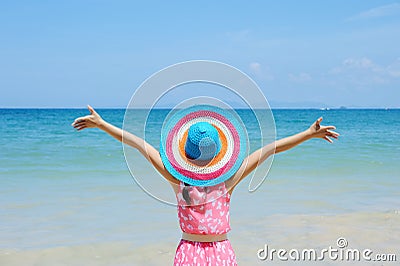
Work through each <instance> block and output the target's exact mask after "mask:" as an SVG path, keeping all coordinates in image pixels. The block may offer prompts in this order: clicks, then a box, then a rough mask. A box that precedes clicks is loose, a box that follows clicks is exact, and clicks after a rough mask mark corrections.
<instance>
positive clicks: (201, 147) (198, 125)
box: [160, 105, 247, 186]
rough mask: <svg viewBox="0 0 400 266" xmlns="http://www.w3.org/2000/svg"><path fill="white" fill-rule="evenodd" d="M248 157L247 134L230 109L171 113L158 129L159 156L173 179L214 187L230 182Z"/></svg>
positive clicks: (200, 107) (205, 108)
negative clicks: (159, 131)
mask: <svg viewBox="0 0 400 266" xmlns="http://www.w3.org/2000/svg"><path fill="white" fill-rule="evenodd" d="M246 154H247V135H246V130H245V128H244V126H243V123H242V121H241V119H240V118H239V117H238V115H234V114H233V113H232V111H231V110H228V109H222V108H220V107H216V106H212V105H195V106H191V107H188V108H185V109H181V110H178V111H176V112H175V113H173V114H172V115H171V116H170V117H169V118H168V119H167V120H166V122H165V123H164V125H163V128H162V130H161V142H160V155H161V159H162V161H163V163H164V165H165V167H166V169H167V170H168V171H169V172H170V173H171V175H173V176H174V177H175V178H176V179H178V180H180V181H182V182H185V183H187V184H189V185H191V186H213V185H216V184H219V183H222V182H224V181H225V180H227V179H229V178H230V177H231V176H232V175H233V174H234V173H236V171H237V170H238V169H239V167H240V165H241V164H242V162H243V159H244V158H245V156H246Z"/></svg>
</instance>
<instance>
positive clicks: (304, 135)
mask: <svg viewBox="0 0 400 266" xmlns="http://www.w3.org/2000/svg"><path fill="white" fill-rule="evenodd" d="M321 122H322V117H320V118H318V119H317V120H316V121H315V122H314V123H313V124H312V125H311V126H310V127H309V128H308V129H307V130H305V131H303V132H300V133H297V134H295V135H292V136H290V137H286V138H283V139H280V140H277V141H275V142H273V143H270V144H267V145H266V146H264V147H262V148H260V149H258V150H257V151H255V152H253V153H252V154H250V155H249V156H248V157H247V158H246V159H245V160H244V161H243V164H242V166H241V167H240V169H239V170H238V171H237V173H236V174H235V175H234V176H233V177H232V178H231V179H230V180H229V182H231V183H232V185H233V187H234V186H236V185H237V184H238V183H239V182H240V181H241V180H243V179H244V178H245V177H246V176H247V175H248V174H250V173H251V172H252V171H253V170H254V169H255V168H256V167H257V166H258V165H259V164H261V163H262V162H264V161H265V160H266V159H267V158H268V157H269V156H271V155H272V154H274V153H280V152H283V151H287V150H289V149H292V148H294V147H296V146H297V145H299V144H300V143H302V142H304V141H306V140H309V139H312V138H322V139H325V140H326V141H328V142H330V143H332V142H333V141H332V138H334V139H337V138H338V137H339V134H338V133H337V132H335V131H333V130H335V129H336V127H334V126H322V125H321Z"/></svg>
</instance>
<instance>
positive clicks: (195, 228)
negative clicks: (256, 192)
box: [174, 183, 237, 266]
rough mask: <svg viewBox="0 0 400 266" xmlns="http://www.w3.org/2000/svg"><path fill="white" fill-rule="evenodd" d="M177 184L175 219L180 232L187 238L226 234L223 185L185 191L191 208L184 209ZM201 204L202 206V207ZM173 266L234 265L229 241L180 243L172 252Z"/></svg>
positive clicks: (227, 200) (226, 195) (226, 206)
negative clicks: (176, 218) (176, 215)
mask: <svg viewBox="0 0 400 266" xmlns="http://www.w3.org/2000/svg"><path fill="white" fill-rule="evenodd" d="M184 187H185V185H184V184H183V183H181V184H180V187H179V191H178V194H177V195H176V196H177V200H178V218H179V224H180V227H181V229H182V231H183V232H186V233H190V234H203V235H219V234H225V233H227V232H229V231H230V225H229V203H230V194H229V193H228V192H227V191H226V188H225V183H222V184H218V185H216V186H212V187H187V189H188V191H189V198H190V202H191V203H192V204H195V205H194V206H185V205H187V203H186V201H185V199H184V197H183V195H182V190H183V188H184ZM204 202H205V203H204ZM174 265H175V266H176V265H181V266H183V265H187V266H189V265H190V266H192V265H196V266H219V265H229V266H231V265H237V263H236V257H235V253H234V251H233V249H232V246H231V244H230V242H229V240H223V241H217V242H194V241H188V240H184V239H182V240H181V241H180V243H179V245H178V247H177V249H176V254H175V259H174Z"/></svg>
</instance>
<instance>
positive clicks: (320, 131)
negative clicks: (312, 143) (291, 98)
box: [308, 117, 339, 143]
mask: <svg viewBox="0 0 400 266" xmlns="http://www.w3.org/2000/svg"><path fill="white" fill-rule="evenodd" d="M321 122H322V117H320V118H318V119H317V121H315V122H314V123H313V124H312V125H311V126H310V128H309V129H308V131H309V133H310V134H311V137H312V138H322V139H325V140H326V141H328V142H330V143H332V142H333V140H332V139H331V138H334V139H337V138H338V137H339V133H337V132H335V131H333V130H335V129H336V127H335V126H322V125H321Z"/></svg>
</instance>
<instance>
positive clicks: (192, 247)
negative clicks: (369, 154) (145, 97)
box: [72, 105, 339, 265]
mask: <svg viewBox="0 0 400 266" xmlns="http://www.w3.org/2000/svg"><path fill="white" fill-rule="evenodd" d="M88 109H89V111H90V115H87V116H84V117H79V118H77V119H76V120H75V121H74V122H73V124H72V125H73V127H74V128H76V129H77V130H82V129H85V128H99V129H101V130H103V131H105V132H106V133H108V134H109V135H111V136H112V137H114V138H116V139H117V140H119V141H121V142H122V141H123V142H124V143H125V144H127V145H130V146H132V147H133V148H136V149H137V150H138V151H139V152H140V153H141V154H142V155H143V156H144V157H145V158H146V159H147V160H148V161H149V162H150V163H151V164H152V165H153V166H154V167H155V168H156V169H157V170H158V172H159V173H160V174H161V175H162V176H163V177H164V178H165V179H166V180H168V181H169V183H170V184H171V185H172V187H173V189H174V191H175V193H176V198H177V203H178V218H179V224H180V227H181V229H182V231H183V234H182V240H181V241H180V243H179V245H178V248H177V250H176V254H175V259H174V265H237V263H236V257H235V253H234V252H233V249H232V247H231V245H230V243H229V240H228V239H227V233H228V232H229V231H230V226H229V205H230V198H231V195H232V192H233V190H234V188H235V187H236V185H237V184H238V183H239V182H240V181H242V180H243V179H244V178H245V177H246V176H247V175H248V174H249V173H251V172H252V171H253V170H254V169H255V168H256V167H257V165H259V164H260V163H262V162H264V161H265V160H266V159H267V158H268V157H269V156H270V155H272V154H274V153H280V152H283V151H286V150H289V149H291V148H293V147H295V146H297V145H299V144H300V143H302V142H304V141H306V140H309V139H312V138H322V139H325V140H326V141H328V142H330V143H332V138H333V139H337V138H338V136H339V134H338V133H336V132H334V131H333V130H335V127H334V126H322V125H321V124H320V123H321V121H322V117H320V118H319V119H317V120H316V121H315V122H314V123H313V124H312V125H311V126H310V127H309V128H308V129H306V130H305V131H302V132H300V133H297V134H295V135H292V136H290V137H286V138H283V139H280V140H277V141H275V142H273V143H270V144H268V145H266V146H264V147H261V148H260V149H258V150H256V151H255V152H253V153H251V154H250V155H248V156H247V153H246V150H247V147H246V138H245V136H244V130H243V128H241V125H240V121H239V120H238V118H237V117H235V116H233V115H232V114H230V113H229V112H226V111H225V110H222V109H220V108H217V107H214V106H207V105H202V106H192V107H189V108H186V109H185V110H182V111H178V112H176V113H175V114H174V115H172V116H171V117H170V118H169V119H168V121H167V123H166V124H165V126H164V128H163V130H162V134H161V145H160V151H158V150H157V149H155V148H154V147H153V146H151V145H150V144H148V143H147V142H146V141H145V140H143V139H141V138H139V137H138V136H135V135H133V134H131V133H129V132H126V131H123V130H122V129H120V128H118V127H115V126H114V125H112V124H110V123H108V122H106V121H105V120H103V119H102V118H101V116H100V115H99V114H98V113H97V112H96V111H95V110H94V109H93V108H92V107H91V106H88Z"/></svg>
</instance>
